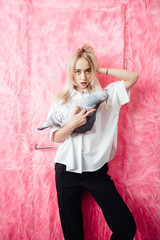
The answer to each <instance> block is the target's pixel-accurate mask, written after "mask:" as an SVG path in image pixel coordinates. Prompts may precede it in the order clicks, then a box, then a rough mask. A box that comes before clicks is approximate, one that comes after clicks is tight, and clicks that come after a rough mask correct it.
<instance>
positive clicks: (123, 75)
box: [97, 67, 138, 91]
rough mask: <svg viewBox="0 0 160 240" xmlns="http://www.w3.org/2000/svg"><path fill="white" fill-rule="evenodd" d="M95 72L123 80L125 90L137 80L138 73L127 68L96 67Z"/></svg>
mask: <svg viewBox="0 0 160 240" xmlns="http://www.w3.org/2000/svg"><path fill="white" fill-rule="evenodd" d="M97 72H99V73H103V74H107V75H110V76H113V77H116V78H119V79H121V80H124V85H125V88H126V90H127V91H129V89H130V88H131V87H132V86H133V85H134V84H135V83H136V82H137V81H138V74H137V73H136V72H132V71H129V70H124V69H115V68H101V67H98V68H97Z"/></svg>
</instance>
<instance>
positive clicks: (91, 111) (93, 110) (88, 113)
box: [85, 109, 96, 117]
mask: <svg viewBox="0 0 160 240" xmlns="http://www.w3.org/2000/svg"><path fill="white" fill-rule="evenodd" d="M95 111H96V109H92V110H90V111H88V112H87V113H86V114H85V116H86V117H88V116H89V115H90V114H91V113H93V112H95Z"/></svg>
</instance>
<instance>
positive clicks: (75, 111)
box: [73, 106, 78, 115]
mask: <svg viewBox="0 0 160 240" xmlns="http://www.w3.org/2000/svg"><path fill="white" fill-rule="evenodd" d="M77 112H78V106H76V108H75V110H74V112H73V115H76V114H77Z"/></svg>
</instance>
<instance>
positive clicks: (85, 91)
mask: <svg viewBox="0 0 160 240" xmlns="http://www.w3.org/2000/svg"><path fill="white" fill-rule="evenodd" d="M74 94H88V90H87V88H86V89H84V90H83V91H82V92H79V91H77V90H76V89H75V88H74V89H73V90H72V92H71V97H72V96H73V95H74Z"/></svg>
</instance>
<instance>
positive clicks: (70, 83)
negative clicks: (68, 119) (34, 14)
mask: <svg viewBox="0 0 160 240" xmlns="http://www.w3.org/2000/svg"><path fill="white" fill-rule="evenodd" d="M82 57H83V58H85V59H86V60H87V61H88V63H89V64H90V66H91V79H90V83H89V85H88V87H87V89H88V92H89V93H93V92H95V91H100V90H102V88H101V85H100V83H99V80H98V78H97V75H96V70H97V66H98V63H97V58H96V56H95V53H94V49H93V48H92V47H91V46H90V45H88V44H86V43H85V44H83V46H82V48H78V49H77V50H76V51H75V52H74V53H73V54H72V56H71V57H70V59H69V63H68V67H67V82H66V86H65V88H64V90H62V91H61V92H60V93H58V94H56V96H55V97H54V100H55V99H57V98H58V99H61V100H62V102H61V103H62V104H65V103H67V102H68V101H70V100H71V93H72V91H73V89H74V88H75V87H76V83H75V81H74V79H73V73H74V69H75V65H76V63H77V61H78V60H79V59H80V58H82Z"/></svg>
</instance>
